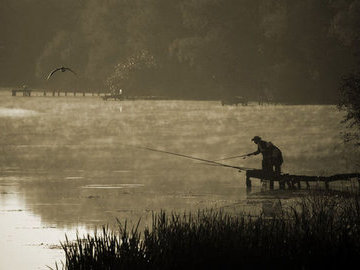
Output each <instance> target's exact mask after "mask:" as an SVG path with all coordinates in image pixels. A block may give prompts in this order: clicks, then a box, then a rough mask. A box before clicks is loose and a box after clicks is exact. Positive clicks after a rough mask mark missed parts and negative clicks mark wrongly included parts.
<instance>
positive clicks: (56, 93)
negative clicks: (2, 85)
mask: <svg viewBox="0 0 360 270" xmlns="http://www.w3.org/2000/svg"><path fill="white" fill-rule="evenodd" d="M19 94H20V95H21V96H24V97H30V96H44V97H60V96H65V97H66V96H74V97H75V96H83V97H85V96H106V95H107V94H108V93H107V92H104V91H76V90H75V91H69V90H40V89H36V90H34V89H12V90H11V96H13V97H15V96H18V95H19Z"/></svg>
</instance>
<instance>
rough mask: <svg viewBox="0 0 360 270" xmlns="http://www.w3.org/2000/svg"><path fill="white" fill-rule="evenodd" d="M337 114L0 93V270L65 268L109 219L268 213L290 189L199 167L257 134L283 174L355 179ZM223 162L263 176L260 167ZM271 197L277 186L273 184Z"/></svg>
mask: <svg viewBox="0 0 360 270" xmlns="http://www.w3.org/2000/svg"><path fill="white" fill-rule="evenodd" d="M341 119H342V114H341V113H339V112H338V111H337V109H336V108H335V106H320V105H308V106H287V105H277V106H275V105H268V106H258V105H256V104H250V105H249V106H238V107H236V106H221V104H220V102H217V101H152V100H147V101H144V100H136V101H121V102H119V101H103V100H102V99H101V98H99V97H92V96H87V97H41V96H38V97H36V96H33V97H30V98H26V97H11V95H10V92H9V91H3V92H1V93H0V128H1V133H0V139H1V140H0V219H1V222H0V269H46V265H49V266H51V267H54V263H55V261H57V262H59V261H61V260H62V261H64V254H63V252H62V250H61V248H60V246H59V243H60V241H64V239H65V233H66V234H67V235H68V237H69V239H74V238H75V237H76V232H78V233H79V235H80V236H81V235H83V234H85V233H87V232H92V231H93V229H94V228H95V226H101V225H103V224H110V225H111V226H115V224H116V218H118V219H119V220H120V221H122V222H123V221H125V219H127V220H128V221H129V222H130V224H134V223H137V221H138V220H139V219H140V218H141V222H142V223H141V224H142V226H146V225H148V224H149V222H150V219H151V215H152V212H154V211H155V212H157V211H160V210H161V209H165V210H167V211H178V212H179V211H180V212H183V211H192V210H197V209H208V208H215V209H223V210H225V211H234V212H236V211H238V212H239V211H243V212H251V213H255V214H256V213H257V212H259V211H261V210H263V211H265V212H266V211H272V209H273V207H274V204H276V200H277V199H278V198H284V199H286V198H292V197H294V196H297V195H298V193H294V192H290V191H279V190H274V191H268V190H267V191H264V188H263V187H262V186H261V184H260V183H259V181H258V180H253V188H252V190H250V191H247V190H246V187H245V174H244V173H243V172H238V171H237V170H236V169H231V168H225V167H218V166H209V165H206V164H205V163H202V162H200V161H195V160H191V159H186V158H182V157H178V156H173V155H167V154H164V153H158V152H153V151H148V150H145V149H142V148H139V147H134V146H140V147H150V148H155V149H159V150H165V151H171V152H175V153H181V154H185V155H190V156H195V157H199V158H202V159H209V160H214V159H220V158H224V157H228V156H233V155H237V154H243V153H249V152H253V151H255V150H256V146H255V145H254V144H253V143H252V142H251V138H252V137H253V136H255V135H259V136H261V137H262V138H263V139H265V140H269V141H272V142H273V143H274V144H275V145H277V146H278V147H279V148H280V149H281V150H282V151H283V155H284V159H285V162H284V165H283V171H285V172H289V173H299V174H308V175H329V174H333V173H343V172H351V171H352V170H354V168H353V165H354V162H353V160H352V158H353V157H352V156H351V151H350V150H349V149H347V148H345V147H344V145H343V144H342V140H341V137H340V134H339V133H340V131H341V125H340V124H339V122H340V121H341ZM226 163H227V164H231V165H236V166H245V167H251V168H260V164H261V157H260V156H256V157H251V158H248V159H233V160H228V161H227V162H226ZM275 188H277V186H275Z"/></svg>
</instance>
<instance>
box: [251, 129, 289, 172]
mask: <svg viewBox="0 0 360 270" xmlns="http://www.w3.org/2000/svg"><path fill="white" fill-rule="evenodd" d="M251 140H252V141H253V142H254V143H255V144H257V146H258V149H257V150H256V151H255V152H253V153H250V154H247V156H252V155H258V154H260V153H261V154H262V155H263V160H262V170H263V171H264V172H265V173H269V174H270V175H272V174H273V173H274V172H275V174H276V175H280V174H281V165H282V163H283V161H284V160H283V157H282V153H281V151H280V149H279V148H278V147H276V146H275V145H274V144H272V143H271V142H266V141H263V140H262V139H261V137H259V136H255V137H254V138H252V139H251ZM274 169H275V171H274Z"/></svg>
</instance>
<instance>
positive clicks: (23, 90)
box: [11, 89, 32, 97]
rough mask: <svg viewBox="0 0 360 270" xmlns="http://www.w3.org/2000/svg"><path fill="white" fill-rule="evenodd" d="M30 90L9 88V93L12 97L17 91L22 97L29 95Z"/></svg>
mask: <svg viewBox="0 0 360 270" xmlns="http://www.w3.org/2000/svg"><path fill="white" fill-rule="evenodd" d="M31 92H32V90H31V89H13V90H11V95H12V96H13V97H15V96H16V94H17V93H22V95H23V96H24V97H30V96H31Z"/></svg>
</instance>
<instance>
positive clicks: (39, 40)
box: [0, 0, 360, 103]
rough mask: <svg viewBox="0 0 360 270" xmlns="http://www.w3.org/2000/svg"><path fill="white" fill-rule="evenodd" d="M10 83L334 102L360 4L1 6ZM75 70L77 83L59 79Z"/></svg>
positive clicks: (347, 67)
mask: <svg viewBox="0 0 360 270" xmlns="http://www.w3.org/2000/svg"><path fill="white" fill-rule="evenodd" d="M0 13H1V14H0V23H1V25H2V27H1V28H0V34H1V36H2V37H3V39H2V41H0V64H1V68H2V69H3V71H4V72H2V75H0V76H1V78H0V80H1V81H2V82H3V84H9V85H10V84H19V83H23V82H25V83H27V84H33V85H37V86H42V87H57V88H83V89H89V88H111V87H113V88H114V87H115V88H122V89H123V90H124V92H125V93H127V94H129V95H159V96H168V97H180V98H218V97H222V96H226V95H228V96H234V95H237V96H240V95H241V96H246V97H247V98H249V99H254V98H257V97H258V96H259V95H266V96H270V97H273V98H274V99H276V100H277V101H280V102H281V101H283V102H292V103H297V102H298V103H314V102H317V103H334V102H336V100H337V98H338V96H337V93H338V91H337V89H338V87H339V81H340V78H341V76H342V75H344V74H348V73H349V72H356V70H357V68H358V54H357V53H358V52H357V48H359V46H358V45H359V44H358V43H359V33H360V32H359V31H358V30H359V27H360V19H358V18H360V16H359V15H360V1H358V0H326V1H324V0H303V1H293V0H172V1H168V0H106V1H97V0H88V1H70V0H62V1H61V2H59V1H55V0H46V1H45V0H33V1H30V0H17V1H11V0H1V8H0ZM61 65H64V66H69V67H71V68H72V69H74V70H76V71H77V73H78V74H79V77H77V78H75V77H72V76H66V75H65V74H59V75H58V76H56V78H54V79H53V80H51V81H46V80H45V79H44V78H46V76H47V74H48V72H49V71H50V70H51V69H53V68H54V67H58V66H61Z"/></svg>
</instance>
